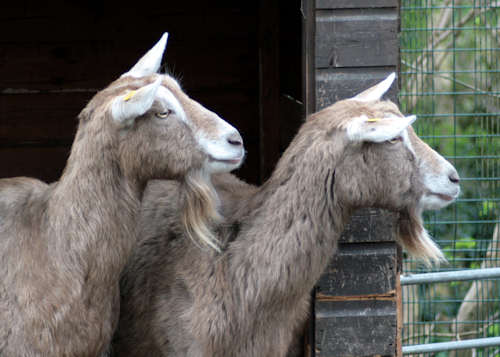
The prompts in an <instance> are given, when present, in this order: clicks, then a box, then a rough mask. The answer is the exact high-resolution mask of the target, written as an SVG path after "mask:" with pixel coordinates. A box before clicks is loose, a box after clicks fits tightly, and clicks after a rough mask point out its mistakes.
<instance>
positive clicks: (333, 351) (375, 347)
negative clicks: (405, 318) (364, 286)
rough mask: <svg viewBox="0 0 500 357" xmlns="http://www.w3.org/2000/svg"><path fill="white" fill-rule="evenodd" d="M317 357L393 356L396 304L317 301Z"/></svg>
mask: <svg viewBox="0 0 500 357" xmlns="http://www.w3.org/2000/svg"><path fill="white" fill-rule="evenodd" d="M315 305H316V306H315V319H316V326H315V327H316V333H315V338H316V351H315V355H316V357H333V356H367V355H370V356H373V355H393V354H394V349H395V344H396V341H395V336H396V319H397V317H396V301H394V300H377V299H373V300H354V301H316V304H315Z"/></svg>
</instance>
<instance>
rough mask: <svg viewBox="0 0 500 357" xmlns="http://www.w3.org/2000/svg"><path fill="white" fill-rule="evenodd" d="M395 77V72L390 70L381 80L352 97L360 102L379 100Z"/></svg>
mask: <svg viewBox="0 0 500 357" xmlns="http://www.w3.org/2000/svg"><path fill="white" fill-rule="evenodd" d="M395 78H396V73H394V72H392V73H391V74H389V75H388V76H387V78H386V79H384V80H383V81H382V82H380V83H379V84H376V85H374V86H373V87H370V88H368V89H367V90H365V91H363V92H361V93H359V94H358V95H357V96H355V97H353V98H352V99H355V100H360V101H362V102H371V101H375V100H380V99H381V98H382V96H383V95H384V94H385V93H386V92H387V91H388V90H389V88H391V85H392V82H394V79H395Z"/></svg>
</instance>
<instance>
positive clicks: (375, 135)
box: [346, 115, 417, 143]
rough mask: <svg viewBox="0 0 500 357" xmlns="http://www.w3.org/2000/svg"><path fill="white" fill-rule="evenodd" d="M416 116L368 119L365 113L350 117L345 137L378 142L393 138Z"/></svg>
mask: <svg viewBox="0 0 500 357" xmlns="http://www.w3.org/2000/svg"><path fill="white" fill-rule="evenodd" d="M416 119H417V117H416V116H415V115H411V116H409V117H404V118H399V117H392V118H383V119H378V118H377V119H369V118H367V117H366V116H365V115H362V116H360V117H357V118H353V119H351V121H350V122H349V123H348V124H347V127H346V129H347V137H348V138H349V140H351V141H371V142H376V143H380V142H383V141H387V140H391V139H394V138H395V137H396V136H398V135H399V134H401V133H402V132H403V130H405V129H406V128H407V127H408V126H410V125H411V123H413V122H414V121H415V120H416Z"/></svg>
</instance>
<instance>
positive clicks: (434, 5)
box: [399, 0, 500, 357]
mask: <svg viewBox="0 0 500 357" xmlns="http://www.w3.org/2000/svg"><path fill="white" fill-rule="evenodd" d="M499 15H500V1H470V0H469V1H459V0H441V1H432V0H401V72H400V80H401V91H400V98H399V100H400V103H401V107H402V111H403V112H406V113H414V114H417V115H418V117H419V118H420V119H419V120H418V121H417V122H416V124H415V128H416V130H417V132H418V134H419V135H420V137H422V138H423V139H424V140H425V141H426V142H427V143H429V144H430V145H431V146H432V147H433V148H435V149H437V150H438V151H439V152H440V153H441V154H443V155H444V156H445V157H446V158H448V159H449V160H450V161H451V162H452V163H453V164H454V165H455V167H456V168H457V170H458V172H459V173H460V175H461V178H462V181H461V188H462V194H461V196H460V198H459V199H458V201H457V202H456V203H455V204H453V205H452V206H451V207H449V208H446V209H444V210H441V211H437V212H432V213H427V214H426V216H425V221H426V226H427V229H428V230H429V232H430V233H431V235H432V236H433V237H434V238H435V240H436V241H437V242H438V243H439V245H440V246H441V248H442V249H443V251H444V252H445V255H446V257H447V258H448V261H449V264H446V265H442V266H441V267H439V268H435V269H434V270H436V271H437V270H439V271H447V270H461V269H477V268H492V267H500V232H499V226H500V27H499V26H500V23H499ZM427 271H429V269H426V268H425V267H423V266H422V265H420V264H419V263H418V262H416V261H413V260H411V259H406V260H405V262H404V272H405V273H415V272H419V273H420V272H427ZM403 309H404V316H403V318H404V329H403V334H402V338H403V345H404V346H409V345H417V344H425V343H436V342H448V341H455V340H466V339H477V338H482V337H498V336H500V280H499V279H486V280H477V281H472V282H471V281H453V282H446V283H424V284H419V285H409V286H405V287H403ZM429 354H432V355H436V354H437V355H439V356H473V355H474V356H499V357H500V346H490V347H482V348H470V349H467V350H451V351H449V350H448V351H441V352H432V353H429Z"/></svg>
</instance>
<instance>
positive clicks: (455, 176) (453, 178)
mask: <svg viewBox="0 0 500 357" xmlns="http://www.w3.org/2000/svg"><path fill="white" fill-rule="evenodd" d="M448 178H449V179H450V181H451V182H453V183H459V182H460V177H458V174H457V173H455V172H454V173H452V174H451V175H450V176H448Z"/></svg>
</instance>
